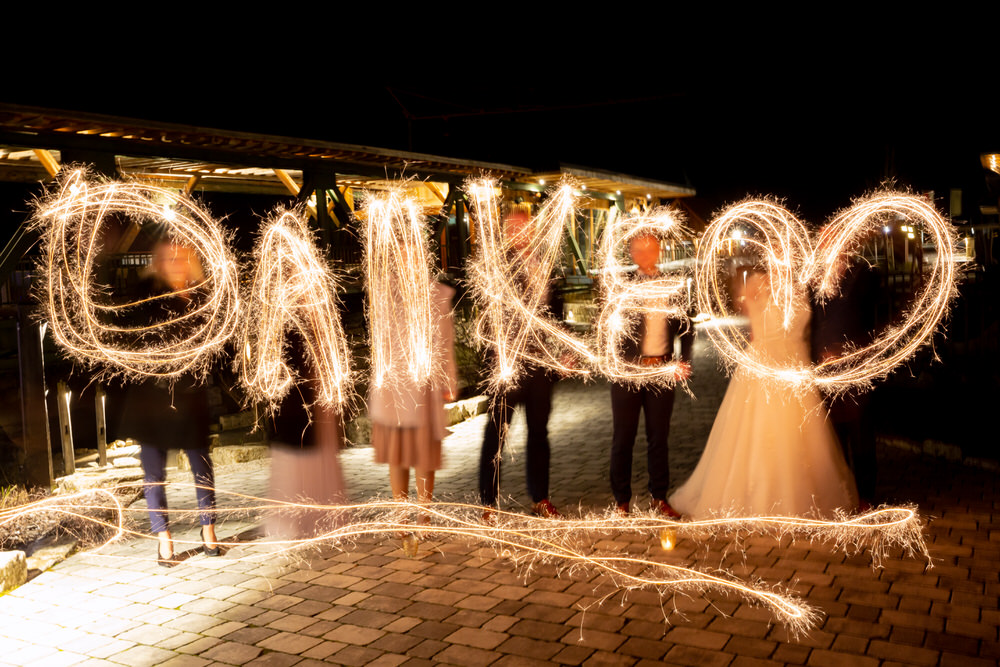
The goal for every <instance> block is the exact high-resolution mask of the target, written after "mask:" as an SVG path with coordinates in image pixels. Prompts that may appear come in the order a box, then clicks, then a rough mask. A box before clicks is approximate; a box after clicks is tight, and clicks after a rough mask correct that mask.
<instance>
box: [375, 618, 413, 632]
mask: <svg viewBox="0 0 1000 667" xmlns="http://www.w3.org/2000/svg"><path fill="white" fill-rule="evenodd" d="M421 623H423V621H422V620H421V619H419V618H412V617H407V616H404V617H402V618H397V619H396V620H395V621H393V622H392V623H389V624H388V625H386V626H385V627H384V628H382V629H383V630H385V631H386V632H407V631H408V630H410V629H411V628H414V627H416V626H418V625H420V624H421Z"/></svg>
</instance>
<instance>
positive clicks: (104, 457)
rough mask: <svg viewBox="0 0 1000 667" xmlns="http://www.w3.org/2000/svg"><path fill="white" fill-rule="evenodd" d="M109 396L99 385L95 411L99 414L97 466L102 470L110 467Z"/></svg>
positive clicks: (95, 399)
mask: <svg viewBox="0 0 1000 667" xmlns="http://www.w3.org/2000/svg"><path fill="white" fill-rule="evenodd" d="M106 401H107V394H106V393H104V387H102V386H101V385H97V395H96V396H95V397H94V410H95V411H96V413H97V465H99V466H101V467H102V468H103V467H104V466H106V465H108V429H107V423H106V422H105V405H104V404H105V402H106Z"/></svg>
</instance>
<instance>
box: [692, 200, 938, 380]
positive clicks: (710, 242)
mask: <svg viewBox="0 0 1000 667" xmlns="http://www.w3.org/2000/svg"><path fill="white" fill-rule="evenodd" d="M900 220H905V221H906V223H905V224H910V225H919V226H921V227H922V228H923V230H924V231H925V232H926V233H927V235H928V236H929V237H930V238H931V239H932V240H933V243H934V246H935V248H936V249H937V259H936V261H935V262H934V263H933V266H932V267H931V269H930V271H929V272H928V273H925V274H924V275H923V276H922V277H923V279H924V284H923V287H922V289H920V290H919V291H918V293H917V294H916V296H915V298H914V300H913V302H912V304H911V305H910V307H909V310H908V311H907V312H906V313H905V314H904V316H903V318H902V320H901V322H900V324H898V325H896V326H893V327H891V328H889V329H887V330H885V331H883V332H882V333H881V335H879V336H878V337H877V338H876V339H875V340H873V341H872V343H871V344H869V345H866V346H864V347H857V348H853V349H849V350H847V351H846V352H845V353H844V354H842V355H840V356H839V357H837V358H834V359H830V360H828V361H825V362H823V363H821V364H818V365H813V366H807V365H801V366H784V367H775V366H774V365H773V364H772V363H769V360H767V359H763V358H761V357H759V356H756V355H754V354H753V353H752V352H751V350H750V347H749V342H750V341H749V338H748V335H747V334H746V333H745V332H744V331H742V330H741V329H740V328H739V327H731V326H713V327H707V328H706V330H707V332H708V334H709V336H710V337H711V338H712V340H713V342H714V343H715V346H716V349H718V350H719V352H720V353H721V355H722V356H723V358H724V359H725V360H726V361H727V362H728V363H729V364H730V365H731V366H734V367H739V368H742V369H745V370H747V371H749V372H751V373H753V374H754V375H757V376H759V377H762V378H767V379H776V380H779V381H782V382H787V383H790V384H793V385H796V386H800V387H808V386H815V387H820V388H823V389H825V390H826V391H827V392H829V393H838V392H843V391H846V390H847V389H849V388H851V387H856V386H867V385H870V383H871V382H872V381H873V380H874V379H876V378H880V377H884V376H885V375H886V374H887V373H889V371H891V370H892V369H893V368H895V367H896V366H897V365H899V364H900V363H902V362H903V361H904V360H905V359H907V358H908V357H910V356H911V355H912V354H913V353H914V352H915V351H916V350H917V349H918V348H919V347H920V346H921V345H923V344H925V343H926V342H928V341H929V340H930V337H931V336H932V334H933V333H934V330H935V329H936V328H937V326H938V324H939V323H940V322H941V319H942V318H943V317H944V315H945V313H946V312H947V311H948V305H949V303H950V301H951V299H952V298H953V297H954V295H955V294H956V289H955V278H956V270H955V252H954V245H955V232H954V229H953V228H952V226H951V224H950V223H948V221H946V220H945V219H944V218H943V217H942V216H941V215H940V214H939V213H938V212H937V211H936V210H935V209H934V207H933V206H931V205H930V204H929V203H928V202H927V201H925V200H924V199H921V198H919V197H915V196H913V195H908V194H901V193H897V192H882V193H878V194H874V195H871V196H869V197H866V198H864V199H861V200H859V201H857V202H856V203H855V204H854V205H853V206H851V207H850V208H848V209H846V210H844V211H843V212H841V213H840V214H838V215H837V216H836V217H834V219H833V220H832V221H831V222H830V223H829V224H827V225H826V226H825V227H824V228H823V231H822V233H821V234H820V236H819V240H818V242H817V243H816V244H815V245H814V244H813V243H812V241H811V239H810V234H809V232H808V230H807V229H806V227H805V225H803V224H802V222H801V221H800V220H799V219H798V218H797V217H796V216H795V215H793V214H792V213H791V212H789V211H788V210H787V209H786V208H784V207H783V206H781V205H780V204H778V203H776V202H774V201H767V200H752V201H745V202H742V203H739V204H736V205H734V206H731V207H730V208H728V209H727V210H725V211H724V212H723V213H722V214H721V215H719V216H718V217H717V218H715V219H714V220H713V221H712V223H711V224H710V225H709V227H708V229H707V230H705V234H704V236H703V237H702V239H701V242H700V246H699V248H698V268H697V284H698V290H697V291H698V305H699V308H700V309H701V310H702V312H705V313H708V314H709V315H711V316H712V317H713V318H725V317H728V316H729V315H730V309H729V307H728V306H727V303H728V293H727V290H726V289H725V284H726V282H725V280H723V279H722V276H724V275H725V271H726V267H725V260H724V258H723V257H722V251H723V250H724V249H725V248H726V246H727V244H731V243H732V239H734V238H740V240H741V241H742V242H744V243H746V244H749V245H751V246H755V248H756V250H757V251H759V255H760V257H761V259H762V261H763V264H764V265H765V267H766V270H767V274H768V278H769V281H770V288H771V294H772V300H773V302H774V305H775V306H776V307H778V308H781V310H782V313H783V316H784V325H785V327H786V329H787V328H788V327H789V326H790V323H791V321H792V317H793V315H794V312H795V308H796V307H797V306H796V304H797V303H798V304H801V303H802V299H803V298H804V297H805V295H806V294H807V293H808V292H809V290H810V289H811V290H812V291H813V292H814V293H815V294H816V296H817V298H818V299H820V300H821V301H823V300H825V299H829V298H831V297H833V296H835V295H836V294H837V289H838V284H837V283H838V280H839V278H840V276H839V273H840V271H839V266H840V265H841V262H843V261H844V260H845V259H846V258H848V257H850V256H851V255H853V254H854V253H855V252H856V251H857V249H858V247H859V245H860V243H861V241H862V240H863V239H864V238H865V236H866V235H871V234H882V233H883V228H884V226H885V225H887V224H890V223H892V224H898V222H899V221H900ZM737 230H739V232H746V233H739V232H738V233H737V234H736V236H735V237H734V232H737ZM746 230H749V231H746Z"/></svg>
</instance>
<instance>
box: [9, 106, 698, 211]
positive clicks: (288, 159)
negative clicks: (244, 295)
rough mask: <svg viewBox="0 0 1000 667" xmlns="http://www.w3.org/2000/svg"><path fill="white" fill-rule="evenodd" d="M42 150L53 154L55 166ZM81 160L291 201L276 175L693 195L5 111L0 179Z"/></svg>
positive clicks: (614, 180) (577, 172)
mask: <svg viewBox="0 0 1000 667" xmlns="http://www.w3.org/2000/svg"><path fill="white" fill-rule="evenodd" d="M41 151H47V152H48V153H49V156H50V157H51V158H52V161H51V162H49V161H48V160H47V158H46V157H45V155H44V154H43V153H42V152H41ZM77 151H99V152H104V153H112V154H114V155H115V156H116V157H115V159H116V164H117V167H118V170H119V172H120V173H122V174H127V175H130V176H135V177H140V178H142V179H143V180H152V181H162V182H164V183H165V184H167V183H170V182H174V183H178V182H182V181H183V183H185V184H186V183H188V181H189V180H190V179H192V178H196V179H197V189H199V190H225V191H230V192H258V193H274V194H286V193H287V189H286V187H285V185H284V184H282V182H281V180H280V178H278V177H276V176H275V170H278V169H280V170H284V171H285V172H286V173H287V174H289V175H291V177H292V178H301V176H302V174H301V172H304V171H309V170H314V169H315V170H324V171H326V170H330V171H333V172H335V173H336V174H337V183H338V184H339V185H341V186H343V185H347V186H363V185H367V184H368V183H371V182H372V181H373V180H381V181H384V180H387V179H391V178H398V177H400V176H403V177H405V176H413V177H415V178H419V179H430V180H440V181H444V182H449V183H459V182H461V181H462V180H464V179H465V178H467V177H469V176H474V175H478V174H482V173H490V174H492V175H493V176H495V177H497V178H499V179H501V180H503V181H507V182H511V183H521V184H537V183H538V182H539V181H540V180H541V181H547V182H549V183H553V182H555V181H557V180H558V179H559V177H560V176H561V175H562V174H569V175H571V176H573V177H574V178H576V179H577V180H578V181H580V182H581V184H583V185H584V186H585V187H586V188H587V189H588V190H590V191H591V192H594V193H604V194H606V195H613V196H615V197H622V198H625V199H628V198H636V199H639V198H677V197H688V196H692V195H694V194H695V193H694V190H693V189H691V188H687V187H683V186H679V185H675V184H672V183H666V182H661V181H654V180H648V179H640V178H636V177H632V176H628V175H625V174H616V173H612V172H605V171H600V170H597V169H587V168H582V167H570V166H566V167H560V169H559V170H558V171H551V170H549V171H545V172H537V171H534V170H532V169H530V168H528V167H523V166H517V165H509V164H500V163H495V162H482V161H476V160H465V159H459V158H450V157H443V156H438V155H427V154H423V153H412V152H407V151H398V150H392V149H386V148H377V147H372V146H359V145H352V144H343V143H337V142H330V141H320V140H314V139H302V138H293V137H281V136H271V135H263V134H252V133H246V132H233V131H229V130H220V129H214V128H203V127H197V126H191V125H179V124H172V123H162V122H155V121H146V120H137V119H131V118H120V117H115V116H106V115H100V114H92V113H85V112H77V111H63V110H55V109H42V108H38V107H27V106H17V105H9V104H0V180H9V181H22V182H23V181H37V180H46V179H47V178H48V176H49V175H50V174H51V173H52V171H53V166H54V165H58V163H59V161H60V160H61V157H62V153H63V152H69V153H75V152H77ZM647 195H648V197H647Z"/></svg>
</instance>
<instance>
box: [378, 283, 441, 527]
mask: <svg viewBox="0 0 1000 667" xmlns="http://www.w3.org/2000/svg"><path fill="white" fill-rule="evenodd" d="M454 293H455V290H454V289H452V288H451V287H448V286H447V285H443V284H441V283H437V282H434V283H431V306H432V308H433V309H434V311H435V313H436V316H437V327H436V334H437V335H436V336H435V337H434V344H433V347H434V354H435V356H436V359H437V362H438V363H437V365H439V366H440V367H441V368H442V370H443V373H441V374H439V376H438V377H437V378H436V380H435V381H431V382H428V383H425V384H423V385H417V384H415V383H414V382H412V381H407V380H405V379H404V378H403V377H401V376H403V375H404V374H402V373H399V374H398V375H397V376H396V377H395V378H394V381H393V382H392V383H386V384H385V385H384V386H382V387H380V388H376V387H373V388H372V389H371V392H370V395H369V399H368V416H369V417H370V418H371V422H372V447H373V448H374V449H375V462H376V463H387V464H389V483H390V486H391V487H392V496H393V498H394V499H396V500H406V499H407V498H408V497H409V490H410V468H413V469H414V470H415V472H416V488H417V499H418V500H419V502H421V503H426V502H430V501H431V499H432V497H433V495H434V471H436V470H438V469H440V468H441V441H442V440H443V439H444V437H445V436H446V435H447V431H446V430H445V427H446V426H447V424H446V422H445V411H444V403H445V402H446V401H452V400H454V399H455V397H456V393H457V379H456V375H457V370H456V362H455V344H454V343H455V332H454V327H453V324H452V316H451V300H452V296H453V295H454ZM401 319H402V318H397V321H395V322H394V324H395V325H396V327H397V331H398V330H399V329H398V328H399V327H404V326H406V323H405V322H402V321H399V320H401ZM393 340H398V341H399V343H398V345H397V346H396V349H401V346H402V344H403V343H402V336H401V335H394V339H393ZM396 361H397V362H398V361H399V360H398V359H397V360H396ZM397 367H398V365H397ZM423 518H424V519H426V518H427V517H426V516H425V517H423Z"/></svg>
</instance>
